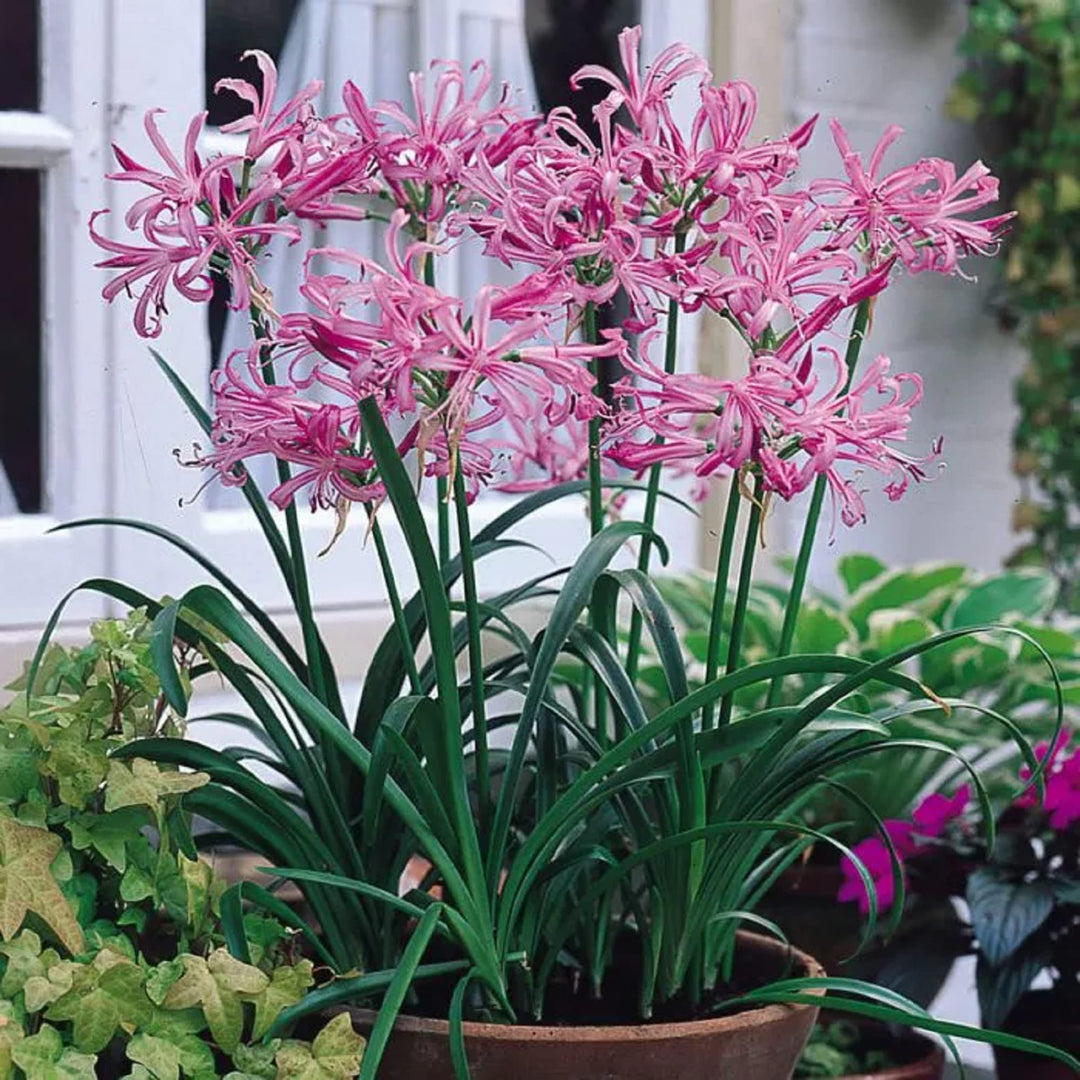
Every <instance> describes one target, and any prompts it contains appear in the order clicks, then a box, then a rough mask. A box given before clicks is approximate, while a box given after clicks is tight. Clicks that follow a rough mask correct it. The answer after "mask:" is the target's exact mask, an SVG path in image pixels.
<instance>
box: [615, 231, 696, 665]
mask: <svg viewBox="0 0 1080 1080" xmlns="http://www.w3.org/2000/svg"><path fill="white" fill-rule="evenodd" d="M685 249H686V233H684V232H680V233H676V235H675V254H676V255H681V254H682V253H683V251H684V250H685ZM678 345H679V303H678V301H677V300H676V299H675V298H674V297H672V299H670V300H669V301H668V310H667V341H666V342H665V348H664V372H665V373H666V374H668V375H673V374H674V373H675V363H676V360H677V359H678V351H679V349H678ZM663 442H664V437H663V435H657V436H656V438H655V439H653V445H655V446H662V445H663ZM662 471H663V465H662V463H661V462H659V461H658V462H657V463H656V464H655V465H653V466H652V468H650V469H649V484H648V487H647V489H646V491H645V512H644V514H643V515H642V519H641V520H642V521H643V522H644V523H645V525H646V526H647V527H648V528H649V529H650V530H651V529H652V527H653V522H654V521H655V520H656V504H657V502H658V500H659V497H660V474H661V473H662ZM651 557H652V536H651V534H650V533H645V535H644V536H642V538H641V550H640V551H639V552H638V562H637V567H638V569H639V570H640V571H641V572H642V573H644V574H647V573H648V572H649V560H650V558H651ZM642 628H643V620H642V617H641V612H640V611H638V609H637V608H636V607H635V608H634V610H633V611H632V612H631V613H630V638H629V641H628V643H627V646H626V673H627V675H629V676H630V679H631V681H632V680H633V679H634V677H635V676H636V675H637V668H638V660H639V656H640V652H641V634H642Z"/></svg>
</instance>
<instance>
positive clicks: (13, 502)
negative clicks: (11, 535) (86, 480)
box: [0, 169, 42, 515]
mask: <svg viewBox="0 0 1080 1080" xmlns="http://www.w3.org/2000/svg"><path fill="white" fill-rule="evenodd" d="M41 186H42V185H41V174H40V173H37V172H33V171H31V170H28V169H0V206H3V207H4V230H5V242H6V244H7V245H8V255H7V257H6V258H4V259H3V260H0V326H2V327H3V333H2V334H0V371H3V373H4V390H3V392H2V393H0V515H5V514H11V513H14V512H16V511H21V512H22V513H24V514H32V513H36V512H37V511H40V510H41V509H42V479H41V462H42V455H41V442H42V429H41V382H42V380H41V209H40V208H41Z"/></svg>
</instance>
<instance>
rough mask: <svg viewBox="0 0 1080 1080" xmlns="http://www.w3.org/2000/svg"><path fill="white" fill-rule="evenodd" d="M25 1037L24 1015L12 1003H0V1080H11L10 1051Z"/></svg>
mask: <svg viewBox="0 0 1080 1080" xmlns="http://www.w3.org/2000/svg"><path fill="white" fill-rule="evenodd" d="M25 1035H26V1014H25V1013H23V1012H21V1010H20V1009H18V1008H17V1007H16V1005H15V1002H13V1001H0V1080H13V1078H14V1076H15V1062H14V1061H13V1060H12V1057H11V1051H12V1050H13V1049H14V1048H15V1046H16V1045H17V1044H18V1043H20V1042H21V1041H22V1040H23V1038H24V1036H25Z"/></svg>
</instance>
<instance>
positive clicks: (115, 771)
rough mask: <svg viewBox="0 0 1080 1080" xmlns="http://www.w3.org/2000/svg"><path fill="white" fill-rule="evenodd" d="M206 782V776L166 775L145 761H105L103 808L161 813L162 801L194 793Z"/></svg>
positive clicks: (208, 780) (175, 773) (199, 774)
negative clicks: (190, 792)
mask: <svg viewBox="0 0 1080 1080" xmlns="http://www.w3.org/2000/svg"><path fill="white" fill-rule="evenodd" d="M209 782H210V777H209V776H207V775H206V773H199V772H196V773H181V772H167V771H166V770H164V769H161V768H159V767H158V766H157V765H155V764H154V763H153V762H152V761H147V760H145V758H133V759H132V761H131V764H130V765H128V764H127V763H125V762H123V761H117V760H115V759H114V760H112V761H110V762H109V771H108V774H107V776H106V779H105V785H106V786H105V809H106V810H120V809H122V808H123V807H125V806H147V807H149V808H150V809H151V810H153V811H154V813H155V814H157V815H159V817H160V814H161V802H162V800H164V799H169V798H174V797H176V796H177V795H183V794H184V793H185V792H187V791H194V790H195V789H196V788H200V787H202V786H203V785H204V784H208V783H209Z"/></svg>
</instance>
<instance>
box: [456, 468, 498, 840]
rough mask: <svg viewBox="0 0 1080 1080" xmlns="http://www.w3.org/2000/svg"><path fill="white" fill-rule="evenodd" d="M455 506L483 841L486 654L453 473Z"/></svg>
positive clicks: (459, 482) (460, 490)
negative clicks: (483, 649)
mask: <svg viewBox="0 0 1080 1080" xmlns="http://www.w3.org/2000/svg"><path fill="white" fill-rule="evenodd" d="M454 508H455V510H456V511H457V527H458V550H459V551H460V552H461V582H462V585H463V586H464V589H465V621H466V624H467V626H468V630H469V693H470V696H471V698H472V715H473V732H474V733H475V746H476V787H477V799H478V802H479V815H478V817H479V826H480V829H479V831H480V842H481V844H483V843H484V838H485V837H486V836H487V832H488V825H489V823H490V821H491V769H490V765H489V762H488V728H487V702H486V701H485V700H484V655H483V652H482V651H481V644H480V604H479V595H478V593H477V589H476V566H475V564H474V560H473V551H472V531H471V530H470V528H469V504H468V502H467V500H466V493H465V478H464V477H463V476H462V474H461V470H460V469H457V470H455V472H454Z"/></svg>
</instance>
